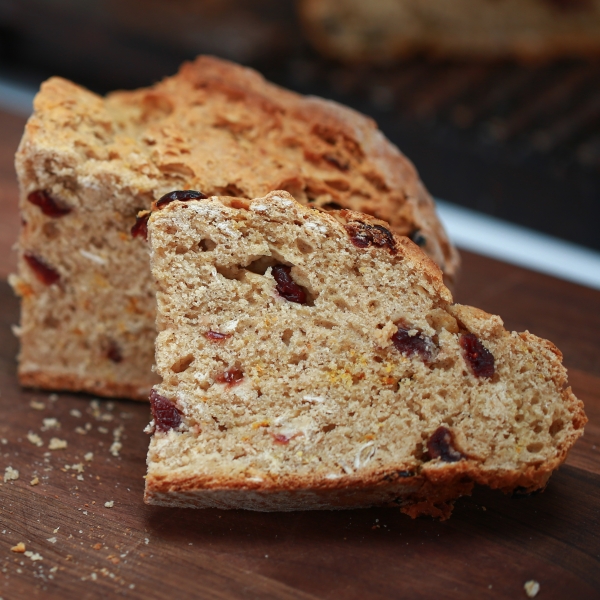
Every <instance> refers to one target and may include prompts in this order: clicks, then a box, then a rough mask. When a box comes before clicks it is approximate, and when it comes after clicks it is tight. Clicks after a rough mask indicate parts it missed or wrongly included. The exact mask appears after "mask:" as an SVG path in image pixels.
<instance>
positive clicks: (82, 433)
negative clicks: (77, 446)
mask: <svg viewBox="0 0 600 600" xmlns="http://www.w3.org/2000/svg"><path fill="white" fill-rule="evenodd" d="M75 433H78V434H79V435H85V434H86V433H87V431H86V430H85V429H84V428H83V427H75Z"/></svg>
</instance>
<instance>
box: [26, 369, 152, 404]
mask: <svg viewBox="0 0 600 600" xmlns="http://www.w3.org/2000/svg"><path fill="white" fill-rule="evenodd" d="M19 383H20V384H21V385H22V386H23V387H28V388H39V389H42V390H51V391H63V392H81V391H85V392H86V393H88V394H94V395H98V396H104V397H106V398H129V399H131V400H140V401H142V402H147V401H148V395H149V394H150V388H148V387H147V386H146V385H145V382H139V383H137V384H135V383H132V384H127V383H115V382H111V381H102V380H99V379H93V378H91V377H77V376H75V375H71V374H69V375H60V374H55V373H50V372H48V371H27V372H23V371H21V370H19Z"/></svg>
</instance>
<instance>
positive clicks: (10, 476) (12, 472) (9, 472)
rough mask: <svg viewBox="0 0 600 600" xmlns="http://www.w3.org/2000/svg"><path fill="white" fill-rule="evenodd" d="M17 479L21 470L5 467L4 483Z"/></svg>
mask: <svg viewBox="0 0 600 600" xmlns="http://www.w3.org/2000/svg"><path fill="white" fill-rule="evenodd" d="M17 479H19V471H17V469H13V468H12V467H6V469H4V483H6V482H7V481H16V480H17Z"/></svg>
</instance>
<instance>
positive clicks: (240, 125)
mask: <svg viewBox="0 0 600 600" xmlns="http://www.w3.org/2000/svg"><path fill="white" fill-rule="evenodd" d="M16 165H17V173H18V176H19V182H20V187H21V199H20V203H21V212H22V216H23V222H24V225H23V229H22V231H21V235H20V240H19V247H20V252H21V260H20V266H19V275H18V277H13V278H12V282H13V285H14V287H15V289H16V290H17V292H18V293H19V294H20V295H21V296H22V316H21V330H20V335H21V355H20V363H19V376H20V379H21V382H22V383H23V384H24V385H31V386H39V387H44V388H48V389H71V390H81V391H87V392H91V393H94V394H101V395H105V396H130V397H135V398H140V399H147V397H148V393H149V391H150V389H151V387H152V384H153V383H154V382H155V381H156V379H155V377H154V376H153V373H152V371H151V368H152V364H153V357H154V337H155V328H154V320H155V308H154V290H153V284H152V280H151V277H150V268H149V265H148V257H147V254H148V250H147V244H146V242H145V237H146V235H145V226H146V223H145V218H144V217H143V215H142V216H141V217H140V218H139V219H138V221H137V222H136V215H138V212H139V211H142V210H144V209H149V208H150V204H151V203H152V201H153V200H158V199H159V198H161V196H163V195H164V194H165V193H167V192H171V191H172V190H173V189H178V190H190V189H191V190H201V191H202V192H205V193H206V194H210V195H215V194H217V195H218V194H226V195H236V196H246V197H249V198H255V197H258V196H263V195H264V194H266V193H267V192H269V191H271V190H274V189H281V188H285V189H287V190H289V191H290V192H291V193H292V194H293V195H294V196H295V197H296V198H297V199H298V200H299V201H301V202H303V203H306V204H313V205H315V206H320V207H328V206H329V207H331V206H338V207H339V206H341V207H345V208H353V209H360V210H362V211H365V212H370V213H372V214H375V215H378V216H380V217H383V218H386V219H388V220H389V221H390V223H391V224H392V226H393V227H394V229H395V230H396V231H398V232H399V233H402V234H406V235H410V234H413V235H414V236H416V237H418V239H419V240H424V245H423V248H424V250H425V251H426V252H428V253H429V254H430V256H431V257H432V258H433V259H434V260H435V261H437V262H438V263H439V264H440V265H442V266H443V268H444V269H445V273H446V275H447V276H448V277H449V278H450V279H452V277H453V276H454V274H455V272H456V269H457V267H458V255H457V253H456V251H455V250H454V248H453V247H452V246H451V245H450V243H449V242H448V239H447V237H446V234H445V233H444V230H443V228H442V226H441V224H440V222H439V220H438V218H437V216H436V214H435V209H434V205H433V201H432V200H431V197H430V196H429V194H428V193H427V191H426V190H425V188H424V187H423V185H422V183H421V181H420V180H419V178H418V176H417V173H416V171H415V169H414V167H413V166H412V164H411V163H410V162H409V161H408V160H407V159H406V158H404V156H403V155H402V154H401V153H400V152H399V151H398V149H397V148H396V147H395V146H393V145H392V144H391V143H389V142H388V141H387V140H386V139H385V138H384V136H383V135H382V134H381V132H380V131H378V129H377V127H376V126H375V124H374V123H373V121H371V120H370V119H368V118H366V117H364V116H362V115H360V114H358V113H356V112H354V111H352V110H350V109H348V108H345V107H343V106H340V105H338V104H335V103H333V102H327V101H326V100H321V99H319V98H306V97H303V96H299V95H297V94H294V93H292V92H289V91H286V90H284V89H281V88H279V87H277V86H274V85H272V84H270V83H267V82H266V81H265V80H264V79H263V78H262V77H261V76H260V75H259V74H258V73H256V72H254V71H252V70H250V69H245V68H243V67H240V66H238V65H235V64H232V63H229V62H226V61H222V60H218V59H215V58H210V57H200V58H198V59H197V60H196V61H194V62H193V63H187V64H184V65H183V66H182V68H181V70H180V72H179V73H178V74H177V75H175V76H174V77H171V78H168V79H165V80H164V81H162V82H160V83H158V84H156V85H155V86H153V87H151V88H147V89H141V90H137V91H133V92H117V93H114V94H110V95H109V96H107V97H106V98H101V97H100V96H97V95H95V94H92V93H91V92H88V91H87V90H84V89H82V88H81V87H79V86H77V85H75V84H73V83H70V82H68V81H65V80H64V79H59V78H53V79H50V80H49V81H47V82H46V83H44V84H43V85H42V89H41V91H40V93H39V94H38V96H37V97H36V99H35V112H34V114H33V116H32V117H31V119H30V120H29V122H28V124H27V128H26V130H25V134H24V136H23V140H22V142H21V145H20V147H19V151H18V153H17V157H16Z"/></svg>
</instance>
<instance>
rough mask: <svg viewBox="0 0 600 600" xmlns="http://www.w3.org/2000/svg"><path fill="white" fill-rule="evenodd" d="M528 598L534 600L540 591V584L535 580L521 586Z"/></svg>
mask: <svg viewBox="0 0 600 600" xmlns="http://www.w3.org/2000/svg"><path fill="white" fill-rule="evenodd" d="M523 587H524V588H525V593H526V594H527V597H528V598H535V597H536V596H537V595H538V592H539V591H540V584H539V583H538V582H537V581H536V580H535V579H530V580H529V581H526V582H525V585H523Z"/></svg>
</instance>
